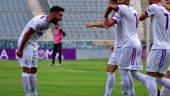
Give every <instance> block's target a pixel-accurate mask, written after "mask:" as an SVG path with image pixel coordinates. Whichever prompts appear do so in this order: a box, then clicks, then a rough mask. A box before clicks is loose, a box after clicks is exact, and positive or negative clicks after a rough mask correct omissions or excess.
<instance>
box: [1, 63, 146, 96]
mask: <svg viewBox="0 0 170 96" xmlns="http://www.w3.org/2000/svg"><path fill="white" fill-rule="evenodd" d="M49 64H51V62H50V61H39V62H38V75H37V77H38V85H37V86H38V93H39V96H103V94H104V89H105V82H106V79H107V74H106V71H105V70H106V67H107V60H77V61H64V62H63V64H62V65H61V66H49ZM121 92H122V91H121V85H120V76H119V72H118V70H117V72H116V84H115V87H114V90H113V94H112V96H121ZM135 93H136V96H148V93H147V90H146V88H144V86H143V85H142V84H140V82H138V81H135ZM0 96H24V92H23V88H22V84H21V69H20V68H19V66H18V62H17V61H6V60H2V61H0Z"/></svg>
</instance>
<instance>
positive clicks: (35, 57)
mask: <svg viewBox="0 0 170 96" xmlns="http://www.w3.org/2000/svg"><path fill="white" fill-rule="evenodd" d="M37 60H38V52H37V50H34V55H33V60H32V66H31V74H30V85H31V93H32V96H38V94H37V87H36V85H37V77H36V73H37Z"/></svg>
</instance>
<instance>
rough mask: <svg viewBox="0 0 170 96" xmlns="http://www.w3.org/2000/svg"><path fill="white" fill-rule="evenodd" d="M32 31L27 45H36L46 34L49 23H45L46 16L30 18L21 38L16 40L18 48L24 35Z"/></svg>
mask: <svg viewBox="0 0 170 96" xmlns="http://www.w3.org/2000/svg"><path fill="white" fill-rule="evenodd" d="M30 28H32V30H33V31H34V33H33V34H32V35H31V37H30V38H29V40H28V42H27V44H32V45H37V41H38V39H39V38H40V37H41V36H42V35H43V34H44V33H45V32H46V30H47V29H48V28H49V23H48V21H47V15H39V16H36V17H34V18H32V19H31V20H30V21H29V22H28V23H27V25H26V26H25V28H24V30H23V31H22V33H21V36H20V37H19V40H18V46H20V44H21V41H22V39H23V36H24V34H25V33H26V32H27V31H28V30H29V29H30Z"/></svg>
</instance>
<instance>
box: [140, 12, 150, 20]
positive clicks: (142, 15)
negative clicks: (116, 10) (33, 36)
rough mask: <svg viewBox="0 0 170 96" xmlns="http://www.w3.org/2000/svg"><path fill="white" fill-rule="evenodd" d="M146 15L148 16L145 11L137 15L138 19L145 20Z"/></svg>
mask: <svg viewBox="0 0 170 96" xmlns="http://www.w3.org/2000/svg"><path fill="white" fill-rule="evenodd" d="M147 17H148V16H147V14H146V13H142V14H141V15H140V17H139V21H143V20H145V19H146V18H147Z"/></svg>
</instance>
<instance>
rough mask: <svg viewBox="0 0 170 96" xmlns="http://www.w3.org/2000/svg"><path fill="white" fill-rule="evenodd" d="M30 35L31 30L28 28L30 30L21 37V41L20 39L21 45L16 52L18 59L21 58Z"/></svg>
mask: <svg viewBox="0 0 170 96" xmlns="http://www.w3.org/2000/svg"><path fill="white" fill-rule="evenodd" d="M32 33H33V29H32V28H30V29H29V30H28V31H27V32H26V33H25V34H24V37H23V39H22V41H21V45H20V47H19V48H18V50H17V52H16V55H17V56H18V57H22V55H23V49H24V46H25V44H26V43H27V41H28V40H29V38H30V37H31V35H32Z"/></svg>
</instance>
